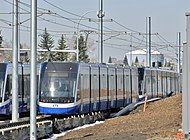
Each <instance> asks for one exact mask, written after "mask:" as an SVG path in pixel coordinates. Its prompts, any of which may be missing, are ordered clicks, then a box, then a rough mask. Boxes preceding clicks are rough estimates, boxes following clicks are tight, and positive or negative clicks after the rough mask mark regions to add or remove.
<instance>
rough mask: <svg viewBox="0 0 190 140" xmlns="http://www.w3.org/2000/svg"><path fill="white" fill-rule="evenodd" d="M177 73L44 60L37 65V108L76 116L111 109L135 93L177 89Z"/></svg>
mask: <svg viewBox="0 0 190 140" xmlns="http://www.w3.org/2000/svg"><path fill="white" fill-rule="evenodd" d="M180 83H181V81H180V74H178V73H175V72H173V71H167V70H160V69H156V68H153V69H152V68H136V67H123V66H116V65H107V64H90V63H89V64H87V63H77V62H76V63H75V62H45V63H42V64H41V66H40V73H39V84H38V95H39V100H38V111H39V113H41V114H50V115H76V114H86V113H91V112H97V111H111V110H115V109H119V108H121V107H125V106H127V105H129V104H131V103H134V102H138V101H139V96H140V95H141V96H144V95H147V96H148V98H155V97H166V96H169V95H170V94H171V93H178V92H180Z"/></svg>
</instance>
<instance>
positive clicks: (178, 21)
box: [0, 0, 190, 61]
mask: <svg viewBox="0 0 190 140" xmlns="http://www.w3.org/2000/svg"><path fill="white" fill-rule="evenodd" d="M20 1H21V2H24V3H28V4H29V3H30V0H20ZM46 1H48V2H50V3H52V4H54V5H55V6H58V7H60V8H61V9H62V10H60V9H57V8H55V7H54V6H51V5H49V4H48V3H47V2H45V1H44V0H38V7H39V8H44V9H48V10H51V11H52V12H53V13H57V14H58V15H59V16H58V15H56V16H55V15H53V14H52V15H51V16H50V15H47V14H43V15H42V16H40V18H38V28H39V29H44V28H45V27H47V28H48V30H51V31H60V32H59V33H58V32H57V33H56V32H52V35H54V36H53V37H54V38H55V45H56V43H57V39H59V37H60V34H61V32H64V31H70V32H69V33H70V35H66V36H67V38H68V40H69V39H70V38H71V37H72V36H73V34H72V32H76V30H77V29H76V27H77V23H78V21H79V19H80V17H77V16H74V15H70V14H68V13H66V12H64V11H63V10H66V11H68V12H71V13H74V14H77V15H80V16H81V15H83V14H84V13H87V12H88V11H91V12H89V13H88V14H86V15H85V17H88V18H94V19H95V18H97V16H96V12H95V11H98V10H99V0H46ZM8 2H10V3H12V0H0V13H4V12H11V9H12V6H11V4H9V3H8ZM189 5H190V1H188V0H104V11H105V19H114V20H115V21H116V22H117V23H119V24H121V25H122V26H124V27H126V28H130V29H133V30H135V31H139V32H145V19H146V17H151V18H152V33H156V32H158V33H159V34H160V35H162V37H164V38H165V39H166V40H167V41H169V42H173V43H174V44H176V40H177V32H182V40H183V41H185V40H186V39H185V28H186V17H185V12H189V11H190V6H189ZM20 7H21V8H23V9H21V10H20V11H21V12H26V11H29V8H28V7H27V6H25V5H24V4H20ZM42 11H43V12H47V11H45V10H39V12H42ZM61 16H63V17H67V18H69V19H71V20H72V21H74V22H75V23H73V22H69V21H68V20H64V19H63V17H61ZM27 18H28V16H26V15H21V17H20V19H21V21H24V20H26V19H27ZM2 19H3V20H6V23H7V21H9V22H10V23H11V20H12V17H11V15H4V14H0V30H2V34H3V36H4V39H6V40H11V33H12V32H11V30H10V29H7V28H4V27H9V28H10V27H11V26H8V24H6V23H5V21H2ZM44 19H45V20H46V21H44ZM47 20H48V21H51V22H54V23H58V24H59V25H58V24H54V23H50V22H47ZM80 23H81V24H84V25H87V26H90V27H92V28H88V27H83V26H82V25H80V26H79V30H82V29H88V30H93V28H96V29H98V23H97V22H96V23H95V22H93V23H92V22H88V21H86V20H81V22H80ZM60 24H62V25H60ZM63 24H64V25H68V26H71V27H65V26H64V25H63ZM22 25H24V26H29V21H28V22H24V23H23V24H22ZM104 26H105V28H104V29H105V30H107V31H111V30H112V31H127V29H126V28H124V27H121V26H120V25H118V24H116V23H115V22H105V23H104ZM72 27H73V28H72ZM108 28H109V29H108ZM21 29H23V30H26V29H27V28H26V27H21ZM28 31H29V29H28ZM42 32H43V31H40V30H39V31H38V33H39V34H41V33H42ZM67 34H68V33H67ZM71 34H72V35H71ZM29 35H30V34H29V32H26V31H21V34H20V40H21V43H26V44H29ZM113 36H116V35H115V34H113V35H107V36H104V39H106V40H107V41H105V44H104V46H105V47H104V52H105V58H104V59H105V61H107V59H108V57H109V55H112V56H114V57H116V58H118V59H122V58H123V56H124V54H125V52H127V51H129V44H130V43H129V42H126V41H122V39H127V40H130V37H126V36H124V35H118V36H117V37H118V38H120V39H119V40H118V38H114V37H113ZM136 37H138V38H140V39H142V37H140V36H136ZM121 38H122V39H121ZM152 39H153V41H154V42H156V43H159V44H163V42H161V40H158V39H157V38H156V37H155V38H154V37H152ZM70 40H71V39H70ZM97 41H98V37H97V35H95V34H90V35H89V42H90V43H91V44H92V46H93V47H92V49H91V51H94V52H95V53H96V54H94V57H96V58H97V51H98V47H97V46H98V44H97ZM133 41H134V45H138V43H136V44H135V42H139V40H135V39H133ZM106 43H108V44H106ZM110 44H111V45H110ZM122 44H125V45H126V46H125V45H124V46H122ZM139 44H140V42H139ZM141 45H142V44H141ZM142 46H143V45H142ZM115 47H116V48H115ZM118 48H119V49H118ZM91 55H93V54H91Z"/></svg>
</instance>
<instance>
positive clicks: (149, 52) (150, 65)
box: [148, 17, 151, 67]
mask: <svg viewBox="0 0 190 140" xmlns="http://www.w3.org/2000/svg"><path fill="white" fill-rule="evenodd" d="M148 19H149V67H151V17H148Z"/></svg>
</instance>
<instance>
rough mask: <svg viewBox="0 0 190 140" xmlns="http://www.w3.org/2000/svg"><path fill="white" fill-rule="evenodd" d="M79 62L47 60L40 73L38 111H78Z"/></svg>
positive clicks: (56, 113)
mask: <svg viewBox="0 0 190 140" xmlns="http://www.w3.org/2000/svg"><path fill="white" fill-rule="evenodd" d="M78 69H79V63H71V62H65V63H64V62H45V63H42V64H41V67H40V75H39V89H38V93H39V101H38V111H39V113H41V114H46V115H48V114H49V115H52V114H53V115H71V114H76V113H78V110H79V104H77V103H76V92H77V91H76V89H77V88H76V87H77V77H78Z"/></svg>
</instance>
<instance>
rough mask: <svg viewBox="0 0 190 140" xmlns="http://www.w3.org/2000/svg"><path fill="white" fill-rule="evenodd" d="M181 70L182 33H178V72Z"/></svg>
mask: <svg viewBox="0 0 190 140" xmlns="http://www.w3.org/2000/svg"><path fill="white" fill-rule="evenodd" d="M180 70H181V33H180V32H179V33H178V72H179V73H180Z"/></svg>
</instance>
